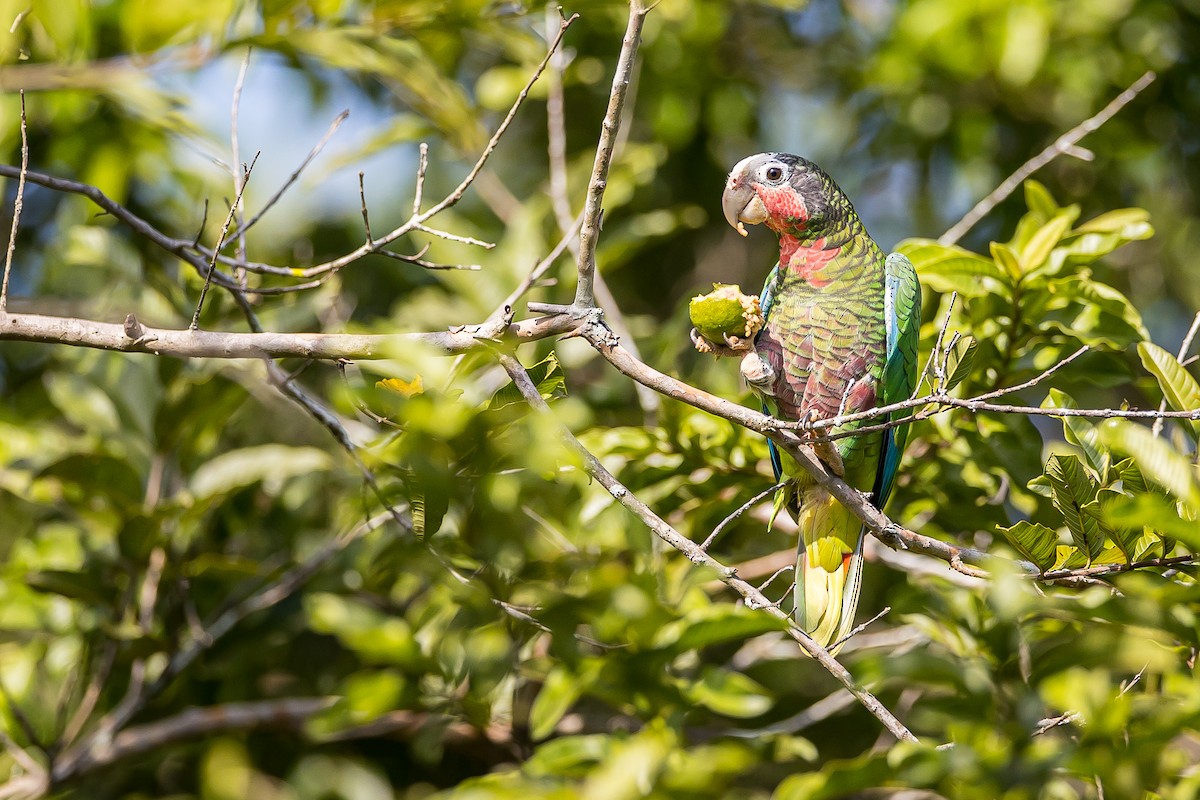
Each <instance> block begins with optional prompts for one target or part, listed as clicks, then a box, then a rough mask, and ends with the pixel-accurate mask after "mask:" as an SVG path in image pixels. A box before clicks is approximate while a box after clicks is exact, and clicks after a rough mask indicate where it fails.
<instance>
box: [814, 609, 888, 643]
mask: <svg viewBox="0 0 1200 800" xmlns="http://www.w3.org/2000/svg"><path fill="white" fill-rule="evenodd" d="M891 610H892V607H891V606H884V607H883V611H880V612H879V613H878V614H876V615H875V616H873V617H871V618H870V619H869V620H867V621H866V622H864V623H862V624H861V625H857V626H855V627H854V629H853V630H851V631H850V632H849V633H847V634H846V635H845V636H843V637H842V638H840V639H838V640H837V641H836V642H834V643H833V644H832V645H830V647H829V649H830V650H838V649H840V648H841V646H842V645H844V644H845V643H846V642H848V641H850V640H851V639H853V638H854V637H855V636H858V635H859V634H860V633H862V632H863V631H865V630H866V629H867V628H869V627H871V626H872V625H874V624H875V623H876V622H878V621H879V620H881V619H883V617H884V616H885V615H886V614H887V613H888V612H890V611H891Z"/></svg>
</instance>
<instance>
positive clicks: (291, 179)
mask: <svg viewBox="0 0 1200 800" xmlns="http://www.w3.org/2000/svg"><path fill="white" fill-rule="evenodd" d="M349 116H350V109H346V110H345V111H343V112H342V113H340V114H338V115H337V116H336V117H334V119H333V122H331V123H330V124H329V129H328V130H327V131H325V135H324V136H322V137H321V139H320V141H318V142H317V143H316V144H315V145H313V149H312V150H309V151H308V155H306V156H305V157H304V160H303V161H301V162H300V166H298V167H296V169H295V170H294V171H293V172H292V174H291V175H289V176H288V179H287V180H286V181H284V182H283V185H282V186H280V187H279V189H277V190H276V191H275V194H273V195H271V197H270V198H269V199H268V200H267V202H266V203H264V204H263V207H262V208H260V209H259V210H258V211H257V212H256V213H255V214H254V216H252V217H250V219H248V220H246V222H245V224H243V225H240V226H239V227H238V231H237V233H238V236H243V235H245V233H246V231H248V230H250V229H251V228H253V227H254V226H255V225H256V224H257V223H258V221H259V220H260V219H262V218H263V216H264V215H265V214H266V213H267V212H268V211H270V210H271V209H272V208H274V206H275V204H276V203H278V202H279V200H280V198H282V197H283V195H284V194H285V193H286V192H287V190H288V189H290V188H292V186H293V185H294V184H295V183H296V181H297V180H299V179H300V173H302V172H304V170H305V169H307V168H308V165H309V164H311V163H312V161H313V159H315V158H316V157H317V156H318V155H320V154H321V151H322V150H324V149H325V145H327V144H329V140H330V139H332V138H333V135H334V134H335V133H337V129H338V128H340V127H341V126H342V123H343V122H345V121H346V118H347V117H349ZM234 158H235V159H236V158H237V154H236V152H235V154H234ZM235 163H236V161H235Z"/></svg>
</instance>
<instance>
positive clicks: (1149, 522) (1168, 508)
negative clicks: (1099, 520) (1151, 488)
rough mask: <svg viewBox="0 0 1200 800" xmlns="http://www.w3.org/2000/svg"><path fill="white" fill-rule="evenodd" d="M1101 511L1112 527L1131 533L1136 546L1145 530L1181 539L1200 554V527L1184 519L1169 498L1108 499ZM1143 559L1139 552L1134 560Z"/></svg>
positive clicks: (1148, 495)
mask: <svg viewBox="0 0 1200 800" xmlns="http://www.w3.org/2000/svg"><path fill="white" fill-rule="evenodd" d="M1100 511H1101V513H1102V514H1103V515H1104V519H1105V520H1106V521H1107V522H1108V524H1109V525H1110V526H1111V527H1113V528H1116V529H1118V530H1121V531H1129V532H1130V533H1131V534H1132V535H1133V536H1134V537H1135V544H1136V539H1140V538H1141V535H1142V533H1143V531H1145V530H1150V531H1153V532H1154V533H1157V534H1159V535H1161V536H1171V537H1173V538H1177V539H1179V540H1180V541H1182V542H1183V543H1184V544H1186V545H1187V546H1188V549H1189V550H1192V551H1193V552H1200V527H1198V526H1197V525H1196V522H1195V520H1190V519H1184V518H1183V517H1181V516H1180V514H1179V509H1178V508H1177V506H1176V504H1175V503H1173V502H1171V501H1170V500H1168V499H1167V498H1165V497H1162V496H1160V495H1152V494H1144V495H1140V496H1138V497H1129V496H1128V495H1118V496H1116V497H1105V498H1104V500H1103V502H1102V504H1101V509H1100ZM1114 541H1115V540H1114ZM1118 544H1120V543H1118ZM1139 557H1141V555H1140V554H1138V553H1136V552H1135V553H1134V555H1133V558H1139Z"/></svg>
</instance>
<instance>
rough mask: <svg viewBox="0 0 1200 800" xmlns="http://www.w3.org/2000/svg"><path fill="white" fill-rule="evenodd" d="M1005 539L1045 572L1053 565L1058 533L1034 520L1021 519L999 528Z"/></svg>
mask: <svg viewBox="0 0 1200 800" xmlns="http://www.w3.org/2000/svg"><path fill="white" fill-rule="evenodd" d="M999 531H1000V533H1001V534H1003V536H1004V538H1005V540H1006V541H1007V542H1008V543H1009V544H1010V545H1012V547H1013V549H1014V550H1016V551H1017V552H1018V553H1020V554H1021V555H1022V556H1023V557H1024V558H1025V559H1027V560H1028V561H1031V562H1032V563H1034V564H1036V565H1037V567H1038V569H1040V570H1042V571H1043V572H1045V571H1046V570H1048V569H1050V568H1051V567H1052V566H1054V561H1055V558H1056V557H1057V553H1056V550H1055V548H1056V547H1057V546H1058V534H1056V533H1055V532H1054V531H1052V530H1050V529H1049V528H1047V527H1046V526H1045V525H1041V524H1039V523H1036V522H1029V521H1028V520H1021V521H1020V522H1018V523H1017V524H1016V525H1011V526H1009V527H1007V528H999Z"/></svg>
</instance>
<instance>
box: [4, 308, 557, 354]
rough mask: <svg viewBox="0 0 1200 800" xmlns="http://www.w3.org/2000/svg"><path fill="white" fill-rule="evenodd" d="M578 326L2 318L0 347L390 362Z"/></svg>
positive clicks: (552, 322) (542, 321)
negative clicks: (223, 327)
mask: <svg viewBox="0 0 1200 800" xmlns="http://www.w3.org/2000/svg"><path fill="white" fill-rule="evenodd" d="M578 324H579V323H578V321H577V320H574V319H570V318H568V317H563V316H546V317H535V318H532V319H525V320H521V321H519V322H513V323H506V322H505V321H504V320H496V321H489V322H487V323H483V324H480V325H463V326H458V327H455V328H453V329H451V330H446V331H434V332H429V333H397V334H353V333H273V332H264V333H234V332H221V331H204V330H194V331H193V330H187V329H184V330H177V329H172V328H151V327H149V326H147V325H143V324H142V323H140V322H139V321H138V320H137V319H135V318H133V316H132V315H130V316H129V317H127V318H126V321H125V322H124V323H123V324H118V323H115V322H98V321H95V320H87V319H76V318H74V317H51V316H46V315H43V314H6V313H0V341H6V340H7V341H19V342H43V343H46V344H66V345H75V346H78V347H94V348H97V349H100V350H119V351H122V352H126V353H153V354H154V355H163V356H175V357H179V358H262V357H263V356H269V357H271V358H290V357H299V358H316V359H326V360H337V359H377V358H390V357H392V356H394V355H395V354H396V353H398V352H402V351H403V350H404V349H405V348H409V349H411V348H412V347H413V346H419V347H428V348H430V349H431V350H434V351H437V352H441V353H443V354H446V355H452V354H455V353H464V352H467V351H469V350H474V349H476V348H478V347H480V345H481V343H483V342H485V341H487V342H492V341H495V340H499V339H501V338H502V337H510V338H512V339H513V340H514V341H518V342H519V341H534V340H537V339H544V338H546V337H548V336H557V335H560V334H564V333H568V332H570V331H572V330H574V329H575V327H577V326H578Z"/></svg>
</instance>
